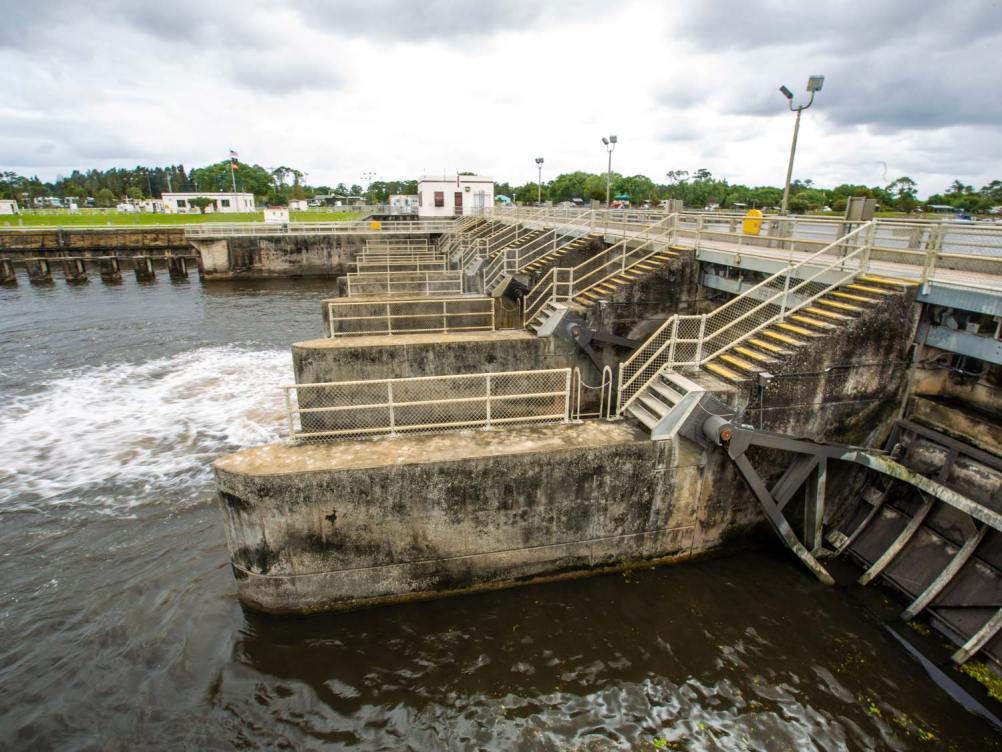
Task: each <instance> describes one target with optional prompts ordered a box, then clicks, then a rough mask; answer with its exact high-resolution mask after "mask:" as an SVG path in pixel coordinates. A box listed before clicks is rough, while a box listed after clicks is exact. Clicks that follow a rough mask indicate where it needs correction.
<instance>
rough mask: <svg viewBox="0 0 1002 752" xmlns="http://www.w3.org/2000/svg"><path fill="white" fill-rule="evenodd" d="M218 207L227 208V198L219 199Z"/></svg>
mask: <svg viewBox="0 0 1002 752" xmlns="http://www.w3.org/2000/svg"><path fill="white" fill-rule="evenodd" d="M219 205H220V206H229V205H230V200H229V199H228V198H221V199H219Z"/></svg>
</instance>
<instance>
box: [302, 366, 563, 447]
mask: <svg viewBox="0 0 1002 752" xmlns="http://www.w3.org/2000/svg"><path fill="white" fill-rule="evenodd" d="M571 380H572V369H570V368H549V369H540V370H534V371H498V372H490V373H464V374H449V375H443V376H417V377H411V378H396V379H372V380H368V381H339V382H338V381H335V382H324V383H316V384H296V385H289V386H286V387H284V391H285V403H286V414H287V417H288V425H289V435H290V438H291V439H292V440H294V441H302V440H313V439H321V440H331V439H337V438H341V437H364V436H376V435H390V436H393V435H396V434H398V433H402V432H423V433H428V432H442V431H455V430H460V429H468V428H492V427H494V426H497V425H528V424H539V423H567V422H570V420H571V407H572V405H571ZM297 418H298V421H299V427H298V430H297V427H296V420H297Z"/></svg>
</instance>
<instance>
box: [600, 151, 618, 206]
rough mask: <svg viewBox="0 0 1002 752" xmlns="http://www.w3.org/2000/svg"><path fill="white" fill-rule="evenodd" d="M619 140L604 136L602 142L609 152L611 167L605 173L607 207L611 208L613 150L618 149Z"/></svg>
mask: <svg viewBox="0 0 1002 752" xmlns="http://www.w3.org/2000/svg"><path fill="white" fill-rule="evenodd" d="M618 141H619V139H618V138H616V137H615V136H609V137H608V138H606V137H605V136H602V143H603V144H605V150H606V151H607V152H609V169H608V171H607V172H606V173H605V207H606V208H607V209H608V208H609V199H610V198H611V197H612V152H613V151H615V149H616V143H617V142H618Z"/></svg>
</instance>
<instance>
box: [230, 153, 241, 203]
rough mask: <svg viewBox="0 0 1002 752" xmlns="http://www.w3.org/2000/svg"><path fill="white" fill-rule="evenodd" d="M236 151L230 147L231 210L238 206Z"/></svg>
mask: <svg viewBox="0 0 1002 752" xmlns="http://www.w3.org/2000/svg"><path fill="white" fill-rule="evenodd" d="M236 159H237V153H236V152H235V151H233V149H230V179H231V180H232V181H233V211H237V210H238V209H239V208H240V207H239V206H238V205H237V164H236Z"/></svg>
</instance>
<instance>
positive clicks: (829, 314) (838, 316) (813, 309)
mask: <svg viewBox="0 0 1002 752" xmlns="http://www.w3.org/2000/svg"><path fill="white" fill-rule="evenodd" d="M804 311H805V312H806V313H812V314H814V315H815V316H824V317H825V318H826V319H831V320H832V321H852V316H846V315H845V314H844V313H835V311H827V310H825V309H824V308H818V307H817V306H808V307H807V308H805V309H804Z"/></svg>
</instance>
